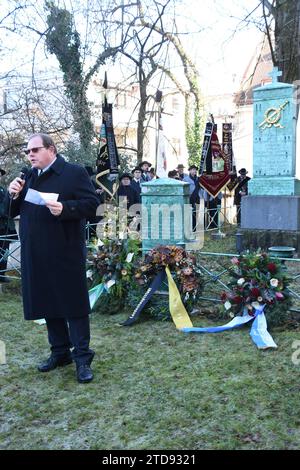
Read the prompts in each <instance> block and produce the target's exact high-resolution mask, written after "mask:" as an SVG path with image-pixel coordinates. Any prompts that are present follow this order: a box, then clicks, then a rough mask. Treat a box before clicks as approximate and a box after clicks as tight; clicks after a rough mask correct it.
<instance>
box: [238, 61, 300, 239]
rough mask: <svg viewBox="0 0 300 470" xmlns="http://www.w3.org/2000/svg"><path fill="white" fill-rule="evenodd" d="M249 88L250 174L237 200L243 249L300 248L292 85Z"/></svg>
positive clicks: (275, 83)
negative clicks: (251, 148) (240, 200)
mask: <svg viewBox="0 0 300 470" xmlns="http://www.w3.org/2000/svg"><path fill="white" fill-rule="evenodd" d="M270 75H271V76H272V78H273V80H272V83H269V84H267V85H264V86H261V87H259V88H256V89H255V90H254V91H253V178H252V179H251V181H249V183H248V192H249V195H248V196H244V197H243V198H242V209H241V210H242V214H241V228H242V231H243V234H244V240H245V241H246V246H247V247H253V248H254V247H255V248H256V247H259V246H260V247H263V248H268V247H270V246H271V245H287V244H289V245H292V246H294V247H295V246H297V247H298V246H299V247H300V245H299V241H300V237H299V233H300V197H299V195H300V181H299V180H297V179H296V177H295V174H296V125H297V107H296V102H295V99H294V96H295V87H294V85H290V84H287V83H281V82H278V77H279V76H280V75H282V73H281V72H279V71H278V68H277V67H274V69H273V71H272V73H271V74H270Z"/></svg>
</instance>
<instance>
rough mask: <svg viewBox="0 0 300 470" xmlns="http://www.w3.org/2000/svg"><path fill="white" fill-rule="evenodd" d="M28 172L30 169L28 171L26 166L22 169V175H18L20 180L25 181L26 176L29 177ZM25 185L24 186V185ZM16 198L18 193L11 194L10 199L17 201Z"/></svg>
mask: <svg viewBox="0 0 300 470" xmlns="http://www.w3.org/2000/svg"><path fill="white" fill-rule="evenodd" d="M28 171H29V169H28V168H27V167H26V166H24V167H23V168H22V170H21V171H20V173H19V175H18V178H20V179H21V180H22V182H24V181H25V179H26V176H27V174H28ZM23 185H24V184H23ZM16 197H17V193H11V194H10V198H11V199H16Z"/></svg>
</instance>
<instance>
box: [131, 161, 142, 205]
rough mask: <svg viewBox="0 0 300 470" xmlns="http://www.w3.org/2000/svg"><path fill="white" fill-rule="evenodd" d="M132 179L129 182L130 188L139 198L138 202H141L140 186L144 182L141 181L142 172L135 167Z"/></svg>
mask: <svg viewBox="0 0 300 470" xmlns="http://www.w3.org/2000/svg"><path fill="white" fill-rule="evenodd" d="M132 174H133V178H132V180H131V183H130V186H131V187H132V188H133V189H134V190H135V191H136V192H137V194H138V196H139V202H141V192H142V186H141V184H142V183H143V182H144V180H143V179H142V170H141V169H140V168H139V167H138V166H136V167H135V168H134V169H133V170H132Z"/></svg>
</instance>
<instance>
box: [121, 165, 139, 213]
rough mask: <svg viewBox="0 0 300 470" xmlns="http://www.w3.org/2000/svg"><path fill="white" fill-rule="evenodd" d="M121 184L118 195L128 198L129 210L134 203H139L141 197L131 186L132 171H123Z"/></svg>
mask: <svg viewBox="0 0 300 470" xmlns="http://www.w3.org/2000/svg"><path fill="white" fill-rule="evenodd" d="M119 180H120V186H119V188H118V196H119V197H120V196H123V197H126V199H127V210H129V208H130V206H132V205H133V204H139V201H140V198H139V195H138V193H137V192H136V191H135V190H134V189H133V187H132V186H131V180H132V176H131V174H130V173H123V174H122V175H121V176H120V178H119Z"/></svg>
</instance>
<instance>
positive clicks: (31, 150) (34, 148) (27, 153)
mask: <svg viewBox="0 0 300 470" xmlns="http://www.w3.org/2000/svg"><path fill="white" fill-rule="evenodd" d="M44 148H46V147H44V146H42V147H33V148H32V149H27V150H24V153H25V154H26V155H29V154H30V152H32V153H38V151H39V150H40V149H44Z"/></svg>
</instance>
